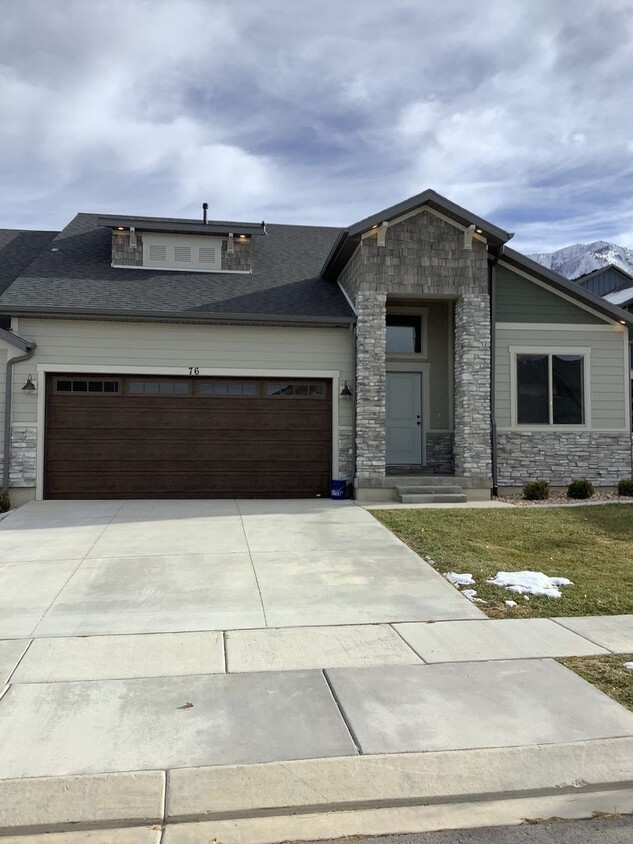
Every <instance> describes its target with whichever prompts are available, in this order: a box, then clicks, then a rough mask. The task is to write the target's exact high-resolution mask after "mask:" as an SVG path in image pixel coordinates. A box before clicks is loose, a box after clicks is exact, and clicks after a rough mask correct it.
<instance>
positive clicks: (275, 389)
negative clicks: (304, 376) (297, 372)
mask: <svg viewBox="0 0 633 844" xmlns="http://www.w3.org/2000/svg"><path fill="white" fill-rule="evenodd" d="M266 396H267V397H268V398H284V397H286V396H291V397H292V398H310V399H322V398H325V384H321V383H318V382H317V383H305V382H304V383H300V384H293V383H287V382H286V383H275V384H272V383H271V384H266Z"/></svg>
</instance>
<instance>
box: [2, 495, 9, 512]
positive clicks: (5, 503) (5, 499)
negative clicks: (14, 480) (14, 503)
mask: <svg viewBox="0 0 633 844" xmlns="http://www.w3.org/2000/svg"><path fill="white" fill-rule="evenodd" d="M10 507H11V500H10V499H9V493H8V492H0V513H6V511H7V510H8V509H9V508H10Z"/></svg>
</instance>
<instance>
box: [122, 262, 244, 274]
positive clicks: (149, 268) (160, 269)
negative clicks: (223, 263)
mask: <svg viewBox="0 0 633 844" xmlns="http://www.w3.org/2000/svg"><path fill="white" fill-rule="evenodd" d="M110 266H111V267H113V268H114V269H115V270H145V272H146V273H147V272H151V273H154V272H156V273H189V274H192V273H205V274H209V273H210V274H211V275H216V274H222V275H253V271H252V270H201V269H199V268H198V267H193V268H192V267H155V266H154V265H153V264H152V265H151V266H147V265H146V266H143V267H139V266H137V265H136V264H112V263H111V264H110Z"/></svg>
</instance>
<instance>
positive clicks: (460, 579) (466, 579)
mask: <svg viewBox="0 0 633 844" xmlns="http://www.w3.org/2000/svg"><path fill="white" fill-rule="evenodd" d="M444 577H445V578H446V579H447V580H448V581H449V583H452V584H453V585H455V586H471V585H473V584H474V583H475V578H474V577H473V576H472V574H469V573H466V574H457V573H456V572H454V571H447V572H446V574H445V575H444Z"/></svg>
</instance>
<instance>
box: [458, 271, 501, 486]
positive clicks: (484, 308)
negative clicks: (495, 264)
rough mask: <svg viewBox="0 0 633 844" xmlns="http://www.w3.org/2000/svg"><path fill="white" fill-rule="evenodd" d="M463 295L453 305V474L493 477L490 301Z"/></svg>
mask: <svg viewBox="0 0 633 844" xmlns="http://www.w3.org/2000/svg"><path fill="white" fill-rule="evenodd" d="M487 290H488V287H487V278H486V292H485V293H483V292H481V291H479V292H476V293H464V294H463V295H462V296H461V297H460V298H459V299H458V300H457V302H456V303H455V398H454V402H455V407H454V425H455V472H456V474H458V475H466V476H469V477H474V476H480V477H482V478H489V477H490V476H491V474H492V457H491V448H492V443H491V439H490V348H491V344H490V299H489V297H488V292H487Z"/></svg>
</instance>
